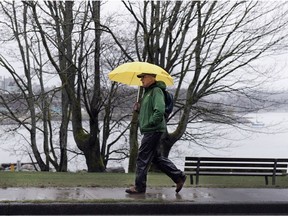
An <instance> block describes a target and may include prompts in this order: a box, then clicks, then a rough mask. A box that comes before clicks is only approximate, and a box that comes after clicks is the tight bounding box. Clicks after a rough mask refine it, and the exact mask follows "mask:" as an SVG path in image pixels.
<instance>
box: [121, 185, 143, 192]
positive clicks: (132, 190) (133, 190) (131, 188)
mask: <svg viewBox="0 0 288 216" xmlns="http://www.w3.org/2000/svg"><path fill="white" fill-rule="evenodd" d="M125 192H126V193H129V194H142V193H145V191H138V190H136V188H135V186H133V187H130V188H128V189H126V190H125Z"/></svg>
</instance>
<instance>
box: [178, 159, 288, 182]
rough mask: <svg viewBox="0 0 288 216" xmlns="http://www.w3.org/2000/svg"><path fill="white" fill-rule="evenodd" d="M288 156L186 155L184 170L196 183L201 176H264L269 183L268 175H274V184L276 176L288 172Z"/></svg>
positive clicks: (191, 180)
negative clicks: (235, 156) (234, 156)
mask: <svg viewBox="0 0 288 216" xmlns="http://www.w3.org/2000/svg"><path fill="white" fill-rule="evenodd" d="M287 163H288V158H287V159H286V158H233V157H186V158H185V166H184V172H185V174H186V175H190V183H191V184H193V176H195V178H196V185H198V184H199V176H201V175H202V176H204V175H206V176H207V175H210V176H212V175H215V176H216V175H217V176H264V177H265V183H266V185H268V176H270V177H272V185H275V183H276V176H282V175H286V174H287Z"/></svg>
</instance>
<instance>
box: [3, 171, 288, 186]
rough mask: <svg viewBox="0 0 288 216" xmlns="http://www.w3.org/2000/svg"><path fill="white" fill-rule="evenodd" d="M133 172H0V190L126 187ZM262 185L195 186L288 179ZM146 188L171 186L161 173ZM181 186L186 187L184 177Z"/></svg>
mask: <svg viewBox="0 0 288 216" xmlns="http://www.w3.org/2000/svg"><path fill="white" fill-rule="evenodd" d="M134 177H135V174H133V173H131V174H130V173H129V174H127V173H55V172H0V187H1V188H6V187H127V186H130V185H131V184H133V183H134ZM271 182H272V179H271V177H269V185H268V186H266V185H265V179H264V177H242V176H241V177H236V176H231V177H230V176H229V177H228V176H226V177H220V176H209V177H206V176H203V177H202V176H201V177H200V184H199V185H198V186H197V187H222V188H223V187H231V188H239V187H243V188H247V187H253V188H265V187H279V188H288V176H281V177H277V178H276V185H275V186H272V185H271ZM148 186H150V187H172V186H174V183H173V182H172V181H171V180H170V178H168V177H167V176H166V175H164V174H163V173H149V174H148ZM185 187H195V185H190V179H189V177H188V178H187V181H186V185H185Z"/></svg>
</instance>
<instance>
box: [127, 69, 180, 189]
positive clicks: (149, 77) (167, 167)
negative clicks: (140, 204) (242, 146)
mask: <svg viewBox="0 0 288 216" xmlns="http://www.w3.org/2000/svg"><path fill="white" fill-rule="evenodd" d="M137 77H138V78H140V79H141V82H142V85H143V87H144V89H145V92H144V96H143V98H142V101H141V107H140V113H139V127H140V131H141V133H142V134H143V138H142V140H141V146H140V148H139V151H138V157H137V162H136V179H135V185H134V186H133V187H131V188H129V189H126V192H127V193H129V194H139V193H145V192H146V182H147V173H148V170H149V167H150V164H151V163H153V164H155V165H156V166H157V167H158V168H159V169H160V170H161V171H162V172H164V173H165V174H166V175H168V176H169V177H170V178H171V179H172V180H173V181H174V182H175V183H176V192H177V193H178V192H179V191H180V190H181V189H182V187H183V185H184V183H185V180H186V176H185V175H184V173H183V172H182V171H181V170H179V169H178V168H177V167H176V166H175V165H174V164H173V163H172V161H170V160H169V159H168V158H165V157H163V156H161V154H160V152H159V144H160V138H161V136H162V134H163V133H164V132H166V121H165V118H164V112H165V100H164V93H163V91H162V89H163V90H165V88H166V85H165V83H164V82H162V81H156V75H155V74H150V73H142V74H140V75H138V76H137Z"/></svg>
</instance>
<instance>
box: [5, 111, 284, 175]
mask: <svg viewBox="0 0 288 216" xmlns="http://www.w3.org/2000/svg"><path fill="white" fill-rule="evenodd" d="M247 118H248V119H249V120H250V121H252V122H254V123H256V121H257V123H258V125H256V126H252V124H248V125H247V127H244V129H245V131H243V130H239V129H237V128H233V129H231V128H230V129H227V128H225V127H224V126H223V128H222V130H223V131H225V135H224V136H221V137H218V138H217V139H215V137H214V138H211V139H210V140H209V141H208V142H207V146H206V147H209V148H206V147H199V146H196V145H195V144H193V143H190V144H189V143H187V142H183V141H179V142H177V144H176V145H175V146H174V147H173V149H172V152H171V154H170V159H171V160H172V161H173V162H175V164H176V165H177V166H178V167H179V168H180V169H183V162H184V157H185V156H188V155H189V156H231V157H278V158H280V157H283V158H287V157H288V148H287V147H288V146H287V145H288V144H287V141H288V113H286V112H285V113H259V114H257V115H256V114H250V115H248V116H247ZM263 124H264V125H263ZM0 127H1V126H0ZM5 127H7V126H5ZM208 127H213V126H207V128H208ZM214 127H215V126H214ZM219 128H221V126H220V127H219V126H217V129H219ZM2 130H3V128H2ZM199 130H200V129H199ZM201 130H202V129H201ZM69 143H70V144H71V145H74V146H75V143H74V141H73V138H70V141H69ZM211 147H212V148H211ZM25 150H26V148H25V137H22V136H21V135H19V134H15V135H13V136H11V135H9V136H8V135H7V134H2V135H1V136H0V163H10V162H17V160H20V161H21V162H27V161H29V159H28V157H27V155H25V154H24V155H23V151H25ZM109 166H123V167H124V168H125V169H126V170H127V167H128V160H124V161H122V162H120V163H119V162H117V163H113V162H110V163H109ZM85 168H86V165H85V160H84V158H83V156H78V157H76V158H74V159H72V160H71V161H70V163H69V170H71V171H76V170H79V169H85Z"/></svg>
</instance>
